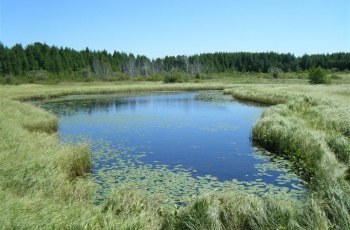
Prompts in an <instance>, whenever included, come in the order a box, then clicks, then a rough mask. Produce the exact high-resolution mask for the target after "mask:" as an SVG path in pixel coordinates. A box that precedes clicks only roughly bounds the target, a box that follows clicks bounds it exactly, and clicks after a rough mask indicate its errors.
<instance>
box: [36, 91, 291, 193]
mask: <svg viewBox="0 0 350 230" xmlns="http://www.w3.org/2000/svg"><path fill="white" fill-rule="evenodd" d="M201 95H207V96H206V97H201ZM208 95H209V96H208ZM201 98H204V99H201ZM43 107H44V108H46V109H48V110H50V111H52V112H54V113H55V114H57V116H58V117H59V126H58V133H59V135H60V138H61V139H63V140H67V139H69V140H72V141H74V139H75V138H76V139H78V138H77V137H80V136H84V137H87V138H88V139H91V140H103V141H106V142H107V143H109V145H110V146H109V147H110V148H113V149H116V150H119V151H123V152H125V153H126V154H129V155H133V154H140V153H142V154H144V156H143V157H142V158H141V161H142V162H143V163H147V164H153V165H159V164H162V165H167V167H168V168H172V167H175V166H177V165H182V166H181V167H183V168H187V169H191V174H192V176H193V177H197V176H205V175H211V176H213V177H216V178H217V179H218V180H219V181H227V180H232V179H237V180H239V181H253V180H256V179H259V180H260V181H262V182H265V183H272V184H276V185H277V184H278V180H276V179H277V178H278V176H280V175H281V174H284V173H286V172H285V171H278V170H268V174H266V173H265V174H263V175H261V174H260V175H259V169H258V168H257V167H256V166H257V165H259V164H266V163H269V162H268V161H269V160H268V159H266V158H259V157H256V155H257V154H258V155H259V154H260V153H257V149H256V148H255V147H254V144H253V142H252V138H251V132H252V127H253V125H254V123H255V122H256V121H257V119H258V118H259V116H260V115H261V113H262V112H263V111H264V109H265V107H261V106H256V105H247V104H242V103H239V102H237V101H235V100H234V99H233V98H232V97H230V96H223V95H222V93H221V92H204V93H198V92H186V93H167V94H164V93H162V94H155V95H145V96H115V97H113V96H110V97H105V98H96V99H92V98H87V99H84V98H80V99H79V100H69V99H67V100H63V101H62V100H61V101H51V102H47V103H45V104H43ZM92 148H93V151H97V150H98V148H99V147H98V146H92ZM93 159H94V162H93V164H94V166H93V170H94V172H97V171H98V170H99V169H100V167H106V164H112V163H113V162H114V161H113V160H110V161H107V163H106V162H104V163H101V162H99V161H100V159H99V158H98V156H95V157H94V158H93ZM284 186H287V187H290V185H289V184H288V183H287V185H284Z"/></svg>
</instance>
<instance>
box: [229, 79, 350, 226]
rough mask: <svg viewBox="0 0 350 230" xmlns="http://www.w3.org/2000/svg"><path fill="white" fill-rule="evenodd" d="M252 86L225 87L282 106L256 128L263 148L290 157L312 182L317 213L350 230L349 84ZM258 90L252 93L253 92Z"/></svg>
mask: <svg viewBox="0 0 350 230" xmlns="http://www.w3.org/2000/svg"><path fill="white" fill-rule="evenodd" d="M298 87H299V88H295V86H286V85H281V86H276V85H275V86H272V87H270V86H264V87H262V86H250V87H248V88H244V87H238V89H235V88H233V89H229V90H226V93H231V94H232V95H234V96H237V97H239V98H242V97H245V98H248V99H249V100H252V101H260V100H264V101H265V102H266V103H268V104H280V105H277V106H273V107H271V108H269V109H267V110H266V111H265V112H264V113H263V115H262V117H261V119H260V120H259V122H258V123H257V124H256V125H255V127H254V129H253V138H254V139H255V140H256V141H258V142H259V143H260V144H261V145H262V146H264V147H265V148H267V149H269V150H271V151H272V152H274V153H276V154H281V155H282V156H284V157H286V158H288V159H289V160H291V161H292V162H293V163H294V165H295V167H296V169H298V170H299V171H300V172H301V173H302V174H303V175H304V177H305V179H306V180H307V181H308V182H309V185H308V188H309V190H310V196H309V197H308V200H307V202H308V203H309V204H312V206H313V209H312V212H319V213H323V214H322V215H323V216H324V217H325V218H327V220H328V222H329V224H328V225H329V226H328V227H330V228H335V229H349V228H350V215H349V212H350V186H349V183H348V181H347V180H346V179H347V178H349V175H348V172H349V157H350V148H349V146H350V140H349V127H350V106H349V105H350V104H349V101H348V98H347V97H344V95H347V93H348V92H349V90H350V88H349V86H329V87H312V86H298ZM252 92H253V93H252ZM305 210H309V209H305Z"/></svg>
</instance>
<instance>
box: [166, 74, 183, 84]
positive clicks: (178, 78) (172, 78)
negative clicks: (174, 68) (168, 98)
mask: <svg viewBox="0 0 350 230" xmlns="http://www.w3.org/2000/svg"><path fill="white" fill-rule="evenodd" d="M163 81H164V83H176V82H177V83H181V82H183V76H182V74H180V73H173V74H167V75H165V76H164V80H163Z"/></svg>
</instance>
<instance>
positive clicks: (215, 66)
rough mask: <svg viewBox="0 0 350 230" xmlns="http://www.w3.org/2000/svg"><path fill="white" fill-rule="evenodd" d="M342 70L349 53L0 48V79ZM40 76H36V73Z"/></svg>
mask: <svg viewBox="0 0 350 230" xmlns="http://www.w3.org/2000/svg"><path fill="white" fill-rule="evenodd" d="M318 66H319V67H322V68H324V69H333V70H338V71H344V70H349V69H350V53H334V54H320V55H304V56H302V57H295V56H294V55H292V54H279V53H274V52H269V53H247V52H238V53H221V52H219V53H205V54H200V55H192V56H184V55H182V56H180V55H179V56H166V57H165V58H157V59H149V58H147V57H146V56H142V55H137V56H135V55H133V54H127V53H123V52H116V51H115V52H113V53H108V52H107V51H105V50H104V51H91V50H89V49H88V48H86V49H85V50H82V51H76V50H73V49H70V48H62V47H61V48H58V47H56V46H48V45H46V44H42V43H38V42H37V43H34V44H31V45H28V46H26V47H25V48H23V47H22V45H20V44H17V45H15V46H13V47H11V48H9V47H6V46H4V45H3V44H1V43H0V76H3V77H5V76H9V75H11V76H22V77H23V76H28V77H30V76H31V75H35V74H38V73H42V72H44V73H48V74H51V75H62V76H63V75H70V74H72V73H75V74H77V73H78V75H79V76H81V77H83V78H89V77H91V76H93V77H95V78H101V79H104V78H108V77H109V76H111V75H113V74H115V73H122V74H125V75H127V76H144V75H150V74H157V73H159V74H163V73H173V72H183V73H187V74H200V73H205V74H214V73H222V72H231V71H232V72H233V71H238V72H262V73H267V72H270V71H271V70H272V69H276V68H277V69H279V70H281V71H283V72H297V71H304V70H309V69H310V68H313V67H318ZM40 71H41V72H40Z"/></svg>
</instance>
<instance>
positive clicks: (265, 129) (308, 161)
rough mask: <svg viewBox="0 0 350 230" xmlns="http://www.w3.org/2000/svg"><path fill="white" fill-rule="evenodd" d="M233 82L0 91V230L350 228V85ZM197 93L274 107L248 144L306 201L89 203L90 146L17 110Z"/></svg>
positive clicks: (120, 199)
mask: <svg viewBox="0 0 350 230" xmlns="http://www.w3.org/2000/svg"><path fill="white" fill-rule="evenodd" d="M234 83H237V82H232V81H230V80H222V81H221V82H217V81H210V80H208V81H205V82H201V83H186V84H162V83H150V82H132V83H130V82H118V83H89V84H87V83H79V84H78V83H76V84H73V83H72V84H60V85H45V86H43V85H19V86H0V96H1V99H0V175H1V177H0V188H1V189H0V202H1V206H0V228H3V229H33V228H34V229H35V228H42V229H47V228H67V229H83V228H85V229H86V228H87V229H102V228H107V229H349V228H350V215H349V211H350V187H349V183H348V178H349V170H348V167H349V164H350V141H349V137H350V101H349V100H348V98H349V96H350V86H349V85H346V84H337V85H330V86H311V85H307V84H305V81H304V80H300V81H298V82H293V84H234ZM262 83H264V82H262ZM275 83H279V82H275ZM294 83H297V84H294ZM339 83H340V82H339ZM201 89H218V90H224V92H225V93H227V94H231V95H233V96H234V97H236V98H237V99H240V100H248V101H254V102H260V103H265V104H270V105H273V106H271V107H270V108H269V109H267V110H266V112H264V114H263V115H262V117H261V118H260V120H259V122H258V123H257V124H256V126H255V127H254V130H253V138H254V139H255V140H256V141H257V142H258V143H260V145H262V146H263V147H265V148H266V149H268V150H270V151H272V152H273V153H276V154H279V155H282V156H284V157H286V158H288V159H289V160H290V161H291V162H293V164H294V165H295V168H296V170H298V171H300V173H302V175H303V176H304V178H305V180H306V181H307V182H308V188H309V190H310V193H309V195H308V197H307V198H306V200H305V201H304V202H292V201H286V200H283V199H280V198H276V197H269V196H266V197H256V196H253V195H247V194H244V193H239V192H230V193H212V194H206V195H203V196H202V197H199V198H197V199H195V200H193V202H192V203H191V204H190V205H188V206H186V207H180V208H179V207H176V208H175V207H174V208H168V207H167V208H164V207H161V206H158V205H157V202H156V199H157V198H156V197H152V199H150V198H149V197H146V196H145V195H144V194H143V193H142V191H134V190H128V189H127V188H119V189H117V190H116V191H114V192H112V193H111V195H110V197H109V198H108V199H107V201H106V202H104V203H103V204H101V205H94V204H93V203H92V200H93V199H92V197H93V196H94V192H95V191H96V185H95V184H94V183H93V181H92V179H91V178H90V176H89V171H90V164H91V152H90V150H89V147H88V146H86V145H84V144H81V145H78V146H67V145H63V144H62V143H59V142H58V140H57V135H56V132H55V131H56V126H57V118H56V117H55V116H53V115H52V114H50V113H48V112H46V111H44V110H41V109H39V108H37V107H35V106H32V105H29V104H26V103H23V102H21V101H23V100H33V99H44V98H52V97H59V96H63V95H69V94H96V93H113V92H136V91H155V90H201Z"/></svg>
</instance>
